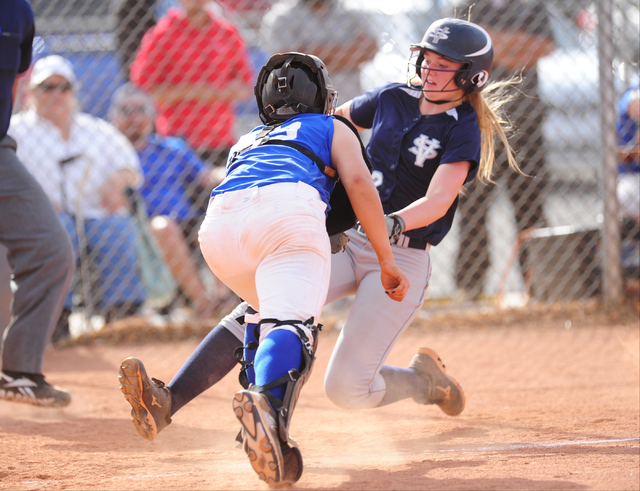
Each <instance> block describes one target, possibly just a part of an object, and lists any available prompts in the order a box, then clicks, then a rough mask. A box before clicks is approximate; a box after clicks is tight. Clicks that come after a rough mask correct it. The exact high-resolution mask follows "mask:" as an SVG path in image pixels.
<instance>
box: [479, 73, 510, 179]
mask: <svg viewBox="0 0 640 491" xmlns="http://www.w3.org/2000/svg"><path fill="white" fill-rule="evenodd" d="M521 81H522V77H521V76H519V75H518V76H515V77H513V78H511V79H509V80H504V81H498V82H494V83H492V84H490V85H489V86H487V87H486V88H485V89H484V90H483V91H482V92H479V93H475V94H469V95H468V96H467V98H468V100H469V102H470V103H471V105H472V106H473V108H474V109H475V110H476V114H477V115H478V126H479V127H480V142H481V143H480V167H479V169H478V179H479V180H480V181H482V182H492V179H491V175H492V172H493V164H494V160H495V142H494V138H495V136H496V135H497V136H498V137H499V138H500V140H501V141H502V143H503V145H504V149H505V151H506V152H507V161H508V162H509V167H511V168H512V169H514V170H515V171H517V172H519V173H520V174H522V171H521V170H520V167H519V166H518V164H517V162H516V159H515V157H514V155H513V150H512V149H511V146H510V145H509V140H508V138H507V133H508V132H509V131H511V130H512V129H513V128H512V125H511V122H510V121H509V120H508V119H507V117H506V116H505V115H504V110H503V107H504V105H505V104H506V103H507V102H509V101H511V100H513V99H514V95H513V93H509V89H510V88H511V86H513V85H516V84H519V83H520V82H521Z"/></svg>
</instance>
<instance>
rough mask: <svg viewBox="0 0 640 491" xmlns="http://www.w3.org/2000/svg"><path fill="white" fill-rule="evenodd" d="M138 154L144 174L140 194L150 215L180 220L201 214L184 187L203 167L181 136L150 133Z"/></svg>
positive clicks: (188, 184) (194, 181)
mask: <svg viewBox="0 0 640 491" xmlns="http://www.w3.org/2000/svg"><path fill="white" fill-rule="evenodd" d="M138 156H139V157H140V166H141V167H142V172H143V174H144V184H143V185H142V187H141V188H140V194H141V196H142V198H143V199H144V202H145V205H146V207H147V212H148V213H149V215H150V216H158V215H168V216H170V217H172V218H173V219H174V220H177V221H178V222H182V221H185V220H188V219H190V218H198V217H199V216H200V215H201V214H202V213H201V211H200V209H199V208H198V207H197V206H195V205H194V204H193V203H192V201H191V199H190V198H189V194H188V190H187V189H188V187H189V186H193V185H194V184H195V183H197V180H198V178H199V177H200V176H201V175H202V174H203V173H204V172H206V167H205V164H204V162H202V160H200V158H199V157H198V156H197V155H196V154H195V152H194V151H193V150H192V149H191V148H190V147H189V146H188V145H187V143H186V142H185V141H184V140H182V139H180V138H172V137H169V138H165V137H162V136H160V135H157V134H153V135H151V136H149V138H148V140H147V144H146V145H145V146H144V147H143V148H142V149H141V150H139V151H138Z"/></svg>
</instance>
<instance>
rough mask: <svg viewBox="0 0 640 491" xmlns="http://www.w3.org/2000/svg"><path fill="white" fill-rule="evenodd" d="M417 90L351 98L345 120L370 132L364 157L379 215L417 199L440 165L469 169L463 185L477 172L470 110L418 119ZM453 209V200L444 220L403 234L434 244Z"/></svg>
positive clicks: (383, 90)
mask: <svg viewBox="0 0 640 491" xmlns="http://www.w3.org/2000/svg"><path fill="white" fill-rule="evenodd" d="M420 94H421V92H420V89H419V88H418V89H417V90H416V89H411V88H409V87H407V86H406V85H404V84H399V83H392V84H387V85H383V86H381V87H377V88H375V89H373V90H370V91H369V92H367V93H366V94H364V95H362V96H360V97H356V98H355V99H354V100H353V101H352V103H351V114H350V115H351V119H352V121H353V122H354V123H355V124H357V125H358V126H361V127H363V128H371V132H372V133H371V140H370V143H369V145H368V147H367V153H368V155H369V158H370V159H371V164H372V165H373V179H374V182H375V184H376V187H377V188H378V193H379V194H380V199H381V200H382V206H383V208H384V212H385V213H393V212H395V211H398V210H401V209H402V208H404V207H406V206H408V205H409V204H411V203H413V202H414V201H416V200H418V199H420V198H423V197H424V196H425V194H426V193H427V189H428V187H429V184H430V183H431V179H432V178H433V175H434V174H435V172H436V170H437V168H438V166H439V165H441V164H447V163H453V162H464V161H467V162H469V163H470V164H471V167H470V169H469V174H468V175H467V179H466V181H465V182H470V181H472V180H473V179H474V178H475V176H476V175H477V173H478V165H479V162H480V128H479V127H478V121H477V120H478V118H477V115H476V112H475V110H474V109H473V106H471V104H470V103H468V102H465V103H463V104H461V105H459V106H458V107H456V108H454V109H451V110H449V111H447V112H445V113H441V114H435V115H431V116H423V115H422V114H420V108H419V98H420ZM457 207H458V199H457V198H456V200H455V201H454V203H453V204H452V205H451V207H450V208H449V210H448V211H447V213H446V214H445V216H443V217H442V218H440V219H439V220H437V221H435V222H434V223H432V224H431V225H429V226H427V227H422V228H419V229H415V230H410V231H408V232H405V234H406V235H407V236H409V237H412V238H414V239H419V240H423V241H426V242H429V243H430V244H433V245H436V244H438V243H440V241H441V240H442V239H443V238H444V236H445V235H447V233H448V232H449V230H450V229H451V224H452V223H453V216H454V214H455V211H456V208H457Z"/></svg>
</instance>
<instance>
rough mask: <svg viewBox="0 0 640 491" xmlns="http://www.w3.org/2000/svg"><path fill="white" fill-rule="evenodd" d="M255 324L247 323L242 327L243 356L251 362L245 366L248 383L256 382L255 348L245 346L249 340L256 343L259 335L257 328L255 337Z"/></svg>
mask: <svg viewBox="0 0 640 491" xmlns="http://www.w3.org/2000/svg"><path fill="white" fill-rule="evenodd" d="M256 326H257V324H247V325H246V327H245V328H244V345H245V349H244V354H243V358H244V359H245V361H246V362H247V363H251V365H250V366H248V367H247V368H246V374H247V380H248V381H249V383H250V384H255V383H256V373H255V367H254V366H253V360H254V358H255V357H256V349H247V348H246V346H247V345H248V344H249V343H251V342H255V343H256V344H257V343H258V338H259V337H260V328H258V338H256V335H255V332H256Z"/></svg>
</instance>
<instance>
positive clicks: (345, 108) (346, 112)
mask: <svg viewBox="0 0 640 491" xmlns="http://www.w3.org/2000/svg"><path fill="white" fill-rule="evenodd" d="M335 114H336V115H338V116H342V117H343V118H345V119H347V120H349V122H350V123H351V124H352V125H353V126H355V127H356V129H357V130H358V131H363V130H364V129H365V128H363V127H361V126H358V125H357V124H355V123H354V122H353V120H352V119H351V101H347V102H345V103H344V104H342V105H341V106H340V107H339V108H337V109H336V111H335Z"/></svg>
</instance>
